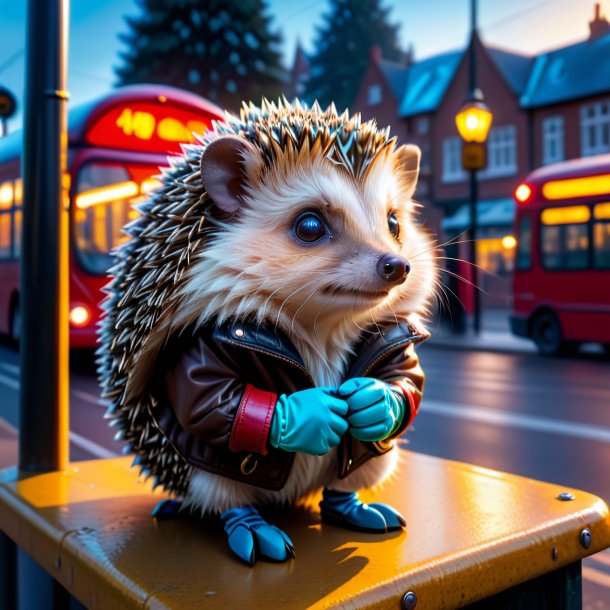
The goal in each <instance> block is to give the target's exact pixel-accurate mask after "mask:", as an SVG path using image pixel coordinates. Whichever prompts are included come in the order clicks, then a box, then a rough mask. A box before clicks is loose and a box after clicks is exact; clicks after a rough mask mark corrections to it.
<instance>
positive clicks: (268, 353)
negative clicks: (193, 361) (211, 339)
mask: <svg viewBox="0 0 610 610" xmlns="http://www.w3.org/2000/svg"><path fill="white" fill-rule="evenodd" d="M225 341H227V342H228V343H230V344H231V345H235V346H237V347H242V348H244V349H249V350H252V351H253V352H258V353H259V354H265V355H266V356H272V357H273V358H277V359H278V360H283V361H284V362H287V363H288V364H291V365H292V366H294V367H295V368H297V369H299V371H301V372H302V373H303V374H304V375H305V376H306V377H307V379H308V380H309V381H310V382H311V385H313V386H315V385H316V384H315V382H314V380H313V377H312V376H311V375H310V374H309V371H308V370H307V369H306V368H305V367H304V366H301V365H300V364H299V363H298V362H297V361H296V360H292V359H291V358H287V357H286V356H283V355H282V354H278V353H277V352H273V351H271V350H267V349H263V348H262V347H255V346H254V345H252V344H251V343H239V342H237V341H234V340H232V339H225Z"/></svg>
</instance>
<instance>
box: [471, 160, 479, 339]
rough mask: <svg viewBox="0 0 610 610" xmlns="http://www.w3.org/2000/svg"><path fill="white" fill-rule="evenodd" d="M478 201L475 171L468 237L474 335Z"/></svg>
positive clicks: (472, 179) (476, 310) (477, 295)
mask: <svg viewBox="0 0 610 610" xmlns="http://www.w3.org/2000/svg"><path fill="white" fill-rule="evenodd" d="M478 200H479V181H478V178H477V171H476V170H471V171H470V223H471V224H470V236H469V242H468V243H469V246H470V248H469V250H470V252H469V258H470V262H471V263H472V264H471V266H470V270H471V273H470V281H471V282H472V309H473V317H472V329H473V330H474V332H475V334H479V332H480V330H481V295H480V294H479V289H478V280H479V273H478V267H477V225H478V215H477V212H478V210H477V204H478Z"/></svg>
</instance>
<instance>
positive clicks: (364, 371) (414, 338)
mask: <svg viewBox="0 0 610 610" xmlns="http://www.w3.org/2000/svg"><path fill="white" fill-rule="evenodd" d="M421 337H422V335H411V336H410V337H407V338H403V339H399V340H398V341H395V342H394V343H392V344H390V345H389V346H388V347H386V348H385V349H383V350H381V351H380V352H379V353H378V354H377V355H376V356H375V357H374V358H373V359H372V360H371V361H370V362H369V363H368V364H367V365H366V366H365V367H363V368H362V371H361V372H360V373H359V374H358V375H356V376H357V377H360V376H366V375H367V373H370V371H371V370H372V369H373V367H374V366H375V365H376V364H377V363H378V362H379V361H380V360H382V359H383V358H385V357H386V356H387V355H388V354H389V353H390V352H393V351H394V350H395V349H396V348H397V347H402V346H403V345H408V344H409V343H413V342H414V341H417V340H418V339H419V338H421Z"/></svg>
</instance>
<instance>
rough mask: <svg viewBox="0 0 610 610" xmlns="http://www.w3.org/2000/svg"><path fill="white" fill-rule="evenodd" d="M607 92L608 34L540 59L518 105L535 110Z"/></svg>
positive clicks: (609, 76)
mask: <svg viewBox="0 0 610 610" xmlns="http://www.w3.org/2000/svg"><path fill="white" fill-rule="evenodd" d="M609 91H610V34H606V35H605V36H601V37H599V38H597V39H594V40H585V41H584V42H579V43H578V44H573V45H570V46H568V47H563V48H561V49H557V50H555V51H551V52H549V53H544V54H542V55H539V56H538V57H536V58H535V60H534V65H533V68H532V70H531V75H530V78H529V82H528V85H527V88H526V90H525V92H524V93H523V95H522V97H521V105H522V106H523V107H525V108H536V107H538V106H547V105H550V104H556V103H559V102H564V101H567V100H570V99H577V98H581V97H586V96H590V95H595V94H600V93H608V92H609Z"/></svg>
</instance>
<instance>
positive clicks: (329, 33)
mask: <svg viewBox="0 0 610 610" xmlns="http://www.w3.org/2000/svg"><path fill="white" fill-rule="evenodd" d="M330 5H331V6H330V12H329V13H327V14H326V15H324V17H323V19H324V24H323V25H322V26H321V27H318V28H317V35H316V41H315V47H316V51H315V53H314V56H313V57H312V58H311V76H310V78H309V81H308V84H307V97H308V98H309V99H314V98H315V99H317V100H318V101H319V102H320V104H321V105H324V106H326V105H327V104H329V103H330V102H332V101H334V102H335V104H336V106H337V109H338V110H340V109H342V108H347V107H349V106H350V104H352V103H353V101H354V99H355V97H356V94H357V92H358V87H359V86H360V83H361V82H362V77H363V76H364V73H365V71H366V68H367V65H368V62H369V57H370V50H371V47H372V46H373V45H379V46H380V47H381V51H382V55H383V57H384V58H385V59H390V60H394V61H399V60H400V59H401V57H402V52H401V49H400V47H399V44H398V30H399V26H398V25H394V24H391V23H390V22H389V20H388V13H389V12H390V9H388V8H384V7H383V6H381V0H331V1H330Z"/></svg>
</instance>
